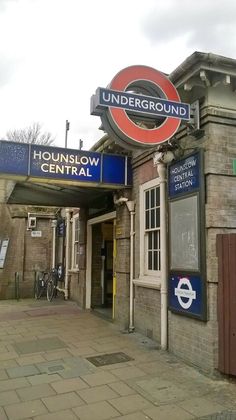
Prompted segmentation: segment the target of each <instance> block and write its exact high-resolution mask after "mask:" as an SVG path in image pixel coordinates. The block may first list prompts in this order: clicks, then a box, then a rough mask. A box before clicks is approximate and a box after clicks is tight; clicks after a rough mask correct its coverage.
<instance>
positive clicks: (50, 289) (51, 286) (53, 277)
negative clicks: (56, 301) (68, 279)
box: [47, 268, 58, 302]
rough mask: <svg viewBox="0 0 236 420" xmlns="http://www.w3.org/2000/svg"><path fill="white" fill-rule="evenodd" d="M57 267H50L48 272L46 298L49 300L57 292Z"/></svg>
mask: <svg viewBox="0 0 236 420" xmlns="http://www.w3.org/2000/svg"><path fill="white" fill-rule="evenodd" d="M57 280H58V276H57V269H56V268H52V270H51V271H50V273H49V277H48V281H47V300H48V301H49V302H51V301H52V299H53V297H54V296H56V293H57Z"/></svg>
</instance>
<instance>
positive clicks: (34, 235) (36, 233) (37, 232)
mask: <svg viewBox="0 0 236 420" xmlns="http://www.w3.org/2000/svg"><path fill="white" fill-rule="evenodd" d="M31 236H32V238H41V236H42V231H41V230H32V231H31Z"/></svg>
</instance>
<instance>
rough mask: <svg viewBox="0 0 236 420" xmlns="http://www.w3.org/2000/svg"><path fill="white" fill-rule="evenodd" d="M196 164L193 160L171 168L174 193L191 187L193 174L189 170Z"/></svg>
mask: <svg viewBox="0 0 236 420" xmlns="http://www.w3.org/2000/svg"><path fill="white" fill-rule="evenodd" d="M196 164H197V160H196V159H195V158H193V159H191V160H190V161H187V162H185V163H184V164H183V165H179V166H176V167H173V168H171V170H170V174H171V175H172V176H173V181H174V183H175V185H174V190H175V191H179V190H182V189H185V188H188V187H192V186H193V177H194V173H193V171H192V170H191V168H194V167H195V166H196Z"/></svg>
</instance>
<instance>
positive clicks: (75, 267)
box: [71, 213, 80, 271]
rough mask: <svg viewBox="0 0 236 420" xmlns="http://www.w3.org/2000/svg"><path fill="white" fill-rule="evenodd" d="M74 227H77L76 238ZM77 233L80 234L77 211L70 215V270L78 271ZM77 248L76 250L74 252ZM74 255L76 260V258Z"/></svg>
mask: <svg viewBox="0 0 236 420" xmlns="http://www.w3.org/2000/svg"><path fill="white" fill-rule="evenodd" d="M76 227H77V239H76ZM79 234H80V223H79V213H76V214H75V215H74V216H72V247H71V249H72V252H71V270H76V271H79ZM76 249H77V252H76ZM76 257H77V258H78V260H76Z"/></svg>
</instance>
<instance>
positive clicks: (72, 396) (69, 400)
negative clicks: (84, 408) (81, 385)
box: [42, 392, 84, 411]
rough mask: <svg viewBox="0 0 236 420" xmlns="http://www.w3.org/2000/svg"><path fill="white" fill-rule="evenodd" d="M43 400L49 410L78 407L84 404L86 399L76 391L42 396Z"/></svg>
mask: <svg viewBox="0 0 236 420" xmlns="http://www.w3.org/2000/svg"><path fill="white" fill-rule="evenodd" d="M42 401H43V403H44V404H45V406H46V407H47V409H48V411H59V410H65V409H67V408H72V407H77V406H80V405H83V404H84V401H83V400H82V399H81V398H80V397H79V396H78V394H76V392H67V393H66V394H63V395H55V396H54V397H47V398H42Z"/></svg>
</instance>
